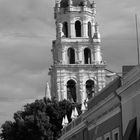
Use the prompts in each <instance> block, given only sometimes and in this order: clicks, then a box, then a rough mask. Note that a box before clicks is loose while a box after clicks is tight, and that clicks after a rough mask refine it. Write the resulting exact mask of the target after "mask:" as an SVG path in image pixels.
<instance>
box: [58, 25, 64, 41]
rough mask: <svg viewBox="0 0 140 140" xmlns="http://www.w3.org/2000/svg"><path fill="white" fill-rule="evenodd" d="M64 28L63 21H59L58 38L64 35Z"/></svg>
mask: <svg viewBox="0 0 140 140" xmlns="http://www.w3.org/2000/svg"><path fill="white" fill-rule="evenodd" d="M62 28H63V25H62V23H58V38H59V39H60V38H61V37H62V36H63V35H64V33H63V31H62Z"/></svg>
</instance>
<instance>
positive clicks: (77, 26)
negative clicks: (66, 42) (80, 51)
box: [75, 20, 81, 37]
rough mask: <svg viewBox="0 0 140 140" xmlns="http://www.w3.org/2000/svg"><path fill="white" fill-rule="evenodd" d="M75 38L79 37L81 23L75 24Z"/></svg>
mask: <svg viewBox="0 0 140 140" xmlns="http://www.w3.org/2000/svg"><path fill="white" fill-rule="evenodd" d="M75 33H76V37H81V22H80V21H79V20H78V21H76V22H75Z"/></svg>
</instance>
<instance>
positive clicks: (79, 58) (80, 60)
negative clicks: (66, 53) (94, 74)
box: [77, 47, 83, 64]
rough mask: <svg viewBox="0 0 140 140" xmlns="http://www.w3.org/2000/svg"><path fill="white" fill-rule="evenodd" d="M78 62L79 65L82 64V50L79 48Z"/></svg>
mask: <svg viewBox="0 0 140 140" xmlns="http://www.w3.org/2000/svg"><path fill="white" fill-rule="evenodd" d="M77 52H78V61H79V63H80V64H81V63H82V64H83V52H82V48H81V47H79V48H78V51H77Z"/></svg>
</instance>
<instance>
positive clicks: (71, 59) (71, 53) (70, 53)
mask: <svg viewBox="0 0 140 140" xmlns="http://www.w3.org/2000/svg"><path fill="white" fill-rule="evenodd" d="M68 63H69V64H75V50H74V49H73V48H69V49H68Z"/></svg>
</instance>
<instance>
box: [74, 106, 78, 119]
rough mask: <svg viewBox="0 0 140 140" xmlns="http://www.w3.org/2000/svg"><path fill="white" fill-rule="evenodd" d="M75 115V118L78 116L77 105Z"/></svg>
mask: <svg viewBox="0 0 140 140" xmlns="http://www.w3.org/2000/svg"><path fill="white" fill-rule="evenodd" d="M74 116H75V118H77V117H78V111H77V108H76V107H75V109H74Z"/></svg>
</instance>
